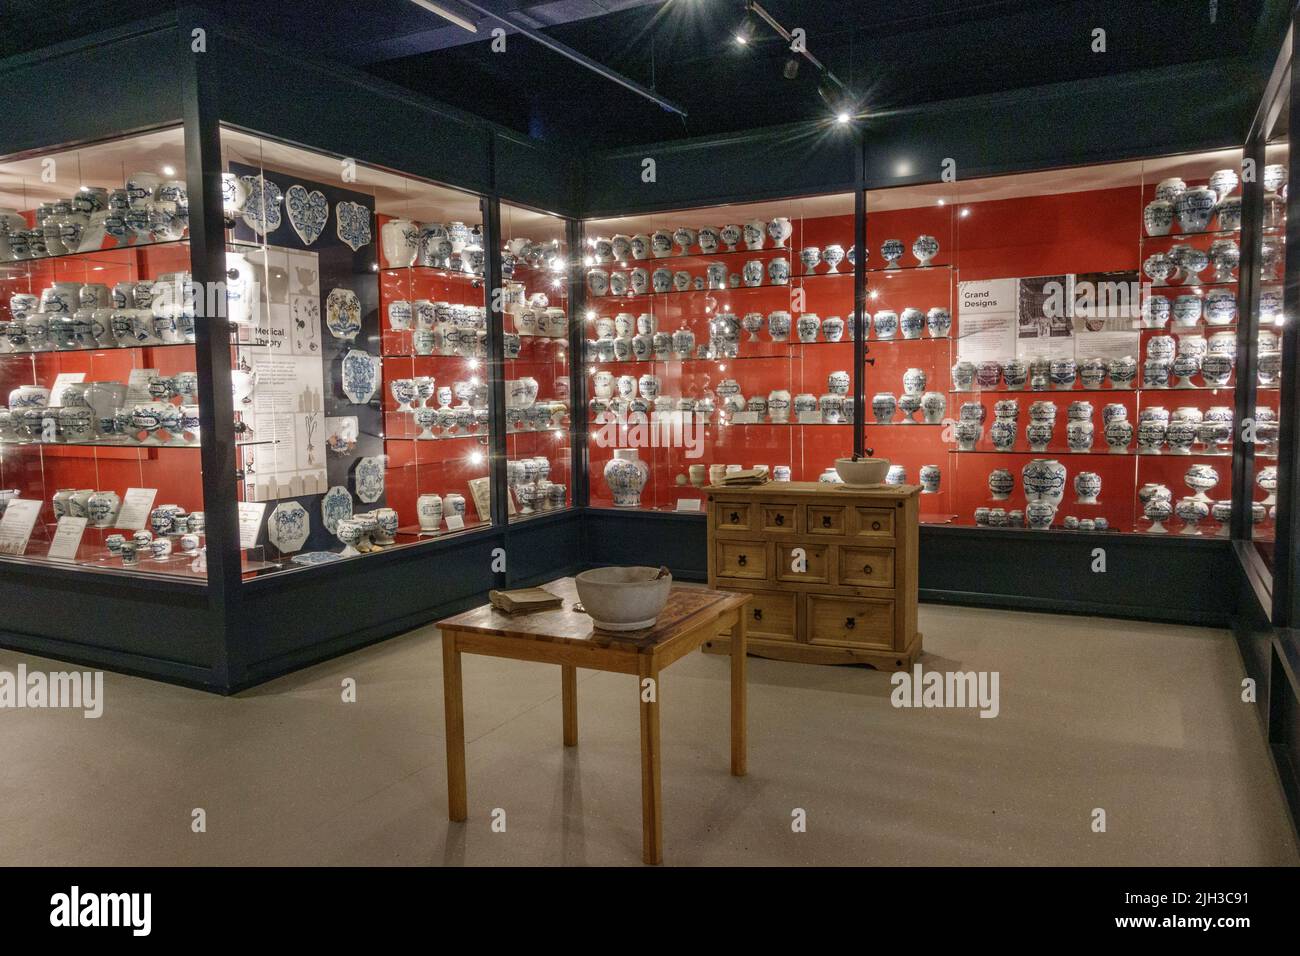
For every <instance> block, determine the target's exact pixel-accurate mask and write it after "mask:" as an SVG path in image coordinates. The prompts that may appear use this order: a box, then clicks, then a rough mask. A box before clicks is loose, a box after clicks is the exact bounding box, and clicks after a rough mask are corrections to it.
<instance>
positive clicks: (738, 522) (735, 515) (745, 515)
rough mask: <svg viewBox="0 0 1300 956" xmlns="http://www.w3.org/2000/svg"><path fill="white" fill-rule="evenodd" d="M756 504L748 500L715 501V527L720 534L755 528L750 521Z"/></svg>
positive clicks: (747, 530)
mask: <svg viewBox="0 0 1300 956" xmlns="http://www.w3.org/2000/svg"><path fill="white" fill-rule="evenodd" d="M753 513H754V506H753V505H751V504H750V503H749V502H748V501H715V502H714V503H713V527H714V528H715V529H716V530H717V532H718V533H719V534H731V533H733V532H749V531H753V530H754V526H753V525H752V524H751V523H750V518H751V517H752V516H753Z"/></svg>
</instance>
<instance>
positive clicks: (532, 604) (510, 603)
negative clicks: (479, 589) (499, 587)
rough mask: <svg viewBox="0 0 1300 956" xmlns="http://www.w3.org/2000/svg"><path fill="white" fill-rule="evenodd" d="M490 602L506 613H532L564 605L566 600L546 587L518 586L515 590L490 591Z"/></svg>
mask: <svg viewBox="0 0 1300 956" xmlns="http://www.w3.org/2000/svg"><path fill="white" fill-rule="evenodd" d="M488 603H489V604H491V605H492V606H493V607H494V608H496V609H497V610H498V611H504V612H505V613H506V614H532V613H533V612H535V611H549V610H552V609H553V608H557V607H562V606H563V605H564V602H563V601H561V600H560V599H559V598H558V597H556V596H555V595H554V594H552V593H551V592H550V591H548V590H546V588H516V589H515V590H513V591H489V592H488Z"/></svg>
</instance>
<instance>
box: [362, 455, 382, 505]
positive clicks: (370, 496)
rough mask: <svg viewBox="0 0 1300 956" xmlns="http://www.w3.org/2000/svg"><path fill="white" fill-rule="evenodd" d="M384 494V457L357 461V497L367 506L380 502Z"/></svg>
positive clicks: (378, 456)
mask: <svg viewBox="0 0 1300 956" xmlns="http://www.w3.org/2000/svg"><path fill="white" fill-rule="evenodd" d="M383 493H384V456H382V455H375V456H374V457H372V458H362V459H359V460H358V461H357V497H358V498H360V499H361V500H362V501H363V502H365V503H366V504H371V503H372V502H375V501H378V500H379V499H380V497H381V496H382V495H383Z"/></svg>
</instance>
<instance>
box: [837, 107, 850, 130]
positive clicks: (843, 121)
mask: <svg viewBox="0 0 1300 956" xmlns="http://www.w3.org/2000/svg"><path fill="white" fill-rule="evenodd" d="M851 119H853V117H852V116H850V115H849V114H848V113H846V112H844V111H843V110H841V111H840V112H838V113H836V114H835V122H837V123H839V124H840V125H841V126H847V125H848V124H849V121H850V120H851Z"/></svg>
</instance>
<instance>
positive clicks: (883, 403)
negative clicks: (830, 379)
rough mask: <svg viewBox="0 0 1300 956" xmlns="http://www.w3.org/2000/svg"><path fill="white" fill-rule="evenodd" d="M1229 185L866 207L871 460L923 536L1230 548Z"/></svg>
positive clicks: (949, 194)
mask: <svg viewBox="0 0 1300 956" xmlns="http://www.w3.org/2000/svg"><path fill="white" fill-rule="evenodd" d="M1240 170H1241V153H1240V151H1238V150H1222V151H1215V152H1207V153H1200V154H1193V155H1183V156H1174V157H1166V158H1160V159H1153V160H1144V161H1140V162H1127V163H1116V164H1110V165H1105V166H1093V167H1086V168H1075V169H1062V170H1052V171H1044V172H1034V173H1023V174H1017V175H1010V176H1003V177H996V178H988V179H980V180H972V181H958V182H953V183H941V184H931V185H925V186H915V187H902V188H897V189H886V190H876V191H870V192H868V193H867V195H866V208H867V237H868V238H867V248H868V250H869V255H868V257H867V260H866V264H867V303H868V305H867V308H868V313H869V315H868V316H867V317H866V318H865V319H864V322H863V326H864V330H868V331H869V338H868V339H867V341H866V343H865V345H866V353H867V354H866V362H867V363H868V364H867V367H866V369H865V386H866V393H867V401H868V403H869V405H870V407H869V408H868V409H864V412H865V414H864V416H863V418H864V422H865V425H864V427H865V435H864V441H863V444H864V447H866V448H867V449H868V450H869V451H872V452H874V453H875V454H877V455H879V456H881V457H886V458H889V459H890V460H891V461H892V462H893V463H894V465H893V469H892V472H891V476H890V480H891V481H896V482H907V483H912V484H919V485H920V486H921V488H922V501H923V502H924V504H923V506H922V508H921V520H922V522H925V523H934V524H955V525H967V526H980V527H1002V528H1030V529H1037V530H1047V529H1058V530H1082V531H1101V530H1114V531H1121V532H1130V533H1131V532H1140V533H1143V534H1169V533H1176V534H1181V535H1191V536H1194V535H1222V536H1227V535H1228V533H1229V518H1230V515H1231V509H1232V488H1231V461H1232V457H1231V456H1232V452H1233V439H1234V434H1235V433H1234V423H1233V418H1234V413H1233V405H1234V388H1235V385H1236V376H1235V363H1236V340H1237V314H1238V306H1237V300H1238V288H1237V282H1238V278H1239V275H1238V264H1239V260H1240V255H1241V250H1240V244H1239V243H1240V235H1241V232H1240V230H1241V216H1242V199H1241V190H1240V183H1239V173H1240Z"/></svg>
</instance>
